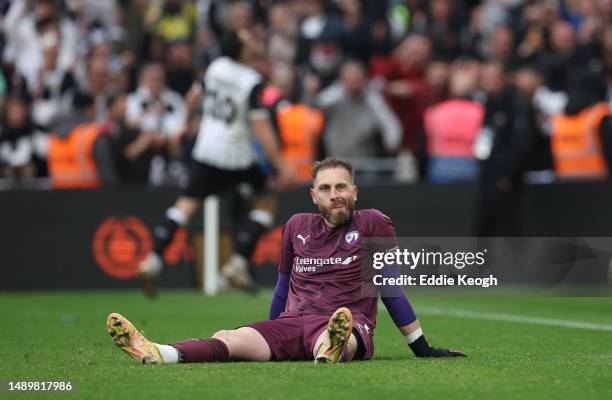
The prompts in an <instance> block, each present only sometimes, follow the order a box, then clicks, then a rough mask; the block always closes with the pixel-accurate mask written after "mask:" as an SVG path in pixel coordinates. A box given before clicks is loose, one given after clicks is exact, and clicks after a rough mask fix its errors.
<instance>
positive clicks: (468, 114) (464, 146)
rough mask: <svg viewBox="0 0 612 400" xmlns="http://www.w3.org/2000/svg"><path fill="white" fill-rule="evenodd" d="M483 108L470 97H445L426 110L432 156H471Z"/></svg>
mask: <svg viewBox="0 0 612 400" xmlns="http://www.w3.org/2000/svg"><path fill="white" fill-rule="evenodd" d="M484 113H485V111H484V107H483V106H482V105H481V104H478V103H476V102H474V101H470V100H461V99H454V100H447V101H445V102H442V103H440V104H438V105H436V106H433V107H429V108H428V109H427V110H426V111H425V115H424V124H425V134H426V136H427V152H428V154H429V155H430V156H431V157H461V158H474V151H473V147H474V141H475V140H476V138H477V137H478V134H479V133H480V128H482V121H483V118H484Z"/></svg>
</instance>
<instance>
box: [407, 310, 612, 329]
mask: <svg viewBox="0 0 612 400" xmlns="http://www.w3.org/2000/svg"><path fill="white" fill-rule="evenodd" d="M417 314H424V315H440V316H446V317H456V318H468V319H478V320H485V321H504V322H520V323H524V324H533V325H548V326H558V327H562V328H576V329H588V330H592V331H608V332H612V325H607V324H595V323H591V322H581V321H567V320H563V319H550V318H539V317H528V316H526V315H515V314H501V313H488V312H480V311H470V310H461V309H456V310H455V309H454V310H449V309H442V308H437V307H419V308H418V309H417Z"/></svg>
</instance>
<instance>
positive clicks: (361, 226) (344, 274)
mask: <svg viewBox="0 0 612 400" xmlns="http://www.w3.org/2000/svg"><path fill="white" fill-rule="evenodd" d="M367 237H376V238H379V237H387V238H393V239H392V240H391V241H392V242H394V243H396V241H395V230H394V228H393V224H392V223H391V220H390V219H389V217H387V216H386V215H384V214H383V213H381V212H380V211H378V210H375V209H368V210H360V211H355V212H354V213H353V216H352V218H351V220H350V221H348V222H347V223H346V224H344V225H342V226H339V227H335V228H330V227H328V226H327V225H326V224H325V221H324V219H323V217H322V216H321V215H320V214H311V213H309V214H296V215H294V216H293V217H291V218H290V219H289V221H287V224H286V225H285V227H284V229H283V239H282V249H281V250H282V251H281V260H280V265H279V268H278V270H279V272H281V273H285V274H290V276H291V278H290V283H289V295H288V298H287V305H286V307H285V312H283V313H282V314H281V316H283V315H300V314H325V315H331V314H332V313H333V312H334V311H336V309H338V308H339V307H348V308H349V309H350V310H351V312H352V313H353V314H354V315H357V316H362V317H365V318H366V319H367V320H368V321H369V322H370V324H371V326H372V327H374V326H375V324H376V304H377V300H378V298H377V295H376V292H373V293H372V292H371V291H370V292H368V291H367V290H364V287H369V288H370V290H371V289H372V285H371V282H372V276H373V275H374V272H375V271H374V269H373V268H372V259H371V257H370V254H371V252H372V251H373V249H370V248H367V245H366V243H365V241H364V238H367ZM382 250H386V249H379V248H377V249H376V251H382ZM362 284H364V285H365V286H362Z"/></svg>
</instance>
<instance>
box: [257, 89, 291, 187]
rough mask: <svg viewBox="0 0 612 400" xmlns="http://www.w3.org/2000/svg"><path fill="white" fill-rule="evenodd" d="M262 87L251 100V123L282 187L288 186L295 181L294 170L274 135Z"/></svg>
mask: <svg viewBox="0 0 612 400" xmlns="http://www.w3.org/2000/svg"><path fill="white" fill-rule="evenodd" d="M261 90H262V85H261V84H258V85H256V86H255V87H254V88H253V90H252V92H251V95H250V99H249V108H250V111H249V122H250V124H251V129H252V130H253V135H254V136H255V138H256V139H257V141H258V142H259V144H260V145H261V148H262V149H263V151H264V153H265V155H266V157H267V158H268V161H270V163H271V164H272V165H273V166H274V169H275V170H276V173H277V175H278V180H279V183H280V184H281V185H288V184H291V182H293V181H295V179H296V176H295V173H294V172H293V170H292V169H291V168H290V167H289V166H288V165H287V164H286V163H285V161H284V159H283V157H282V155H281V151H280V145H279V143H278V139H277V137H276V135H275V134H274V128H273V127H272V122H271V121H270V116H269V114H268V110H266V109H265V107H264V106H263V105H262V104H261V101H260V99H261Z"/></svg>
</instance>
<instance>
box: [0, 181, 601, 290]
mask: <svg viewBox="0 0 612 400" xmlns="http://www.w3.org/2000/svg"><path fill="white" fill-rule="evenodd" d="M176 194H177V192H176V191H175V190H172V189H165V190H155V191H147V190H145V189H142V188H122V189H114V190H112V191H111V190H109V191H42V192H41V191H11V192H0V224H1V225H0V262H1V263H2V269H3V273H2V275H1V278H0V290H20V289H59V288H83V289H86V288H111V287H112V288H127V287H136V286H137V285H138V282H137V281H136V280H135V279H133V276H134V275H135V271H136V265H137V260H138V259H139V258H141V257H142V255H143V254H145V253H146V251H148V250H149V249H150V247H151V232H150V230H151V229H152V227H153V226H154V224H155V223H157V222H158V221H159V219H160V217H161V215H162V213H163V212H164V210H165V209H166V208H167V207H168V206H169V205H170V204H171V203H172V202H173V201H174V199H175V196H176ZM475 200H476V193H475V189H474V188H473V187H471V186H420V185H413V186H367V187H362V188H361V191H360V194H359V200H358V206H359V208H371V207H374V208H378V209H380V210H381V211H383V212H384V213H386V214H387V215H389V216H390V217H391V218H392V219H393V221H394V224H395V227H396V231H397V233H398V235H400V236H413V235H424V236H433V235H446V236H451V235H470V234H471V230H472V226H473V220H474V216H475V215H476V212H477V210H476V204H475ZM279 205H280V210H279V215H278V217H277V224H278V225H279V227H277V228H276V229H275V230H274V231H273V232H272V233H271V234H270V235H268V236H267V237H266V238H265V240H263V241H262V243H264V244H262V243H260V246H259V248H258V251H257V252H256V254H255V260H256V261H257V263H261V264H266V265H267V266H266V267H265V268H260V269H259V271H260V273H259V277H260V279H261V280H262V281H264V282H265V283H270V282H271V279H273V276H274V269H273V267H271V266H270V265H269V264H271V263H273V262H274V260H275V256H276V253H275V251H277V250H278V249H277V243H278V241H279V240H280V226H282V224H283V223H284V221H286V220H287V218H289V216H291V215H292V214H293V213H295V212H304V211H314V210H315V209H314V206H313V204H312V202H311V201H310V197H309V195H308V190H307V188H300V189H296V190H294V191H292V192H289V193H284V194H282V195H281V196H280V199H279ZM228 212H229V211H228V210H226V211H225V214H227V213H228ZM200 218H201V217H200ZM199 221H201V220H200V219H198V218H197V219H196V224H195V229H198V222H199ZM521 225H522V226H523V228H524V229H523V230H524V233H525V234H526V235H533V236H536V235H540V236H546V235H548V236H612V186H611V185H608V184H557V185H546V186H531V187H528V188H527V190H526V192H525V197H524V207H523V211H522V217H521ZM165 258H166V262H167V263H168V264H169V267H168V268H166V269H165V271H164V276H163V279H162V281H161V283H162V286H163V287H190V286H193V285H194V278H193V268H192V262H191V261H192V260H193V250H192V248H191V246H190V244H189V240H188V234H187V232H186V231H182V232H180V234H179V235H177V237H175V240H174V242H173V244H172V245H171V246H170V249H169V251H168V252H167V254H165Z"/></svg>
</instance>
